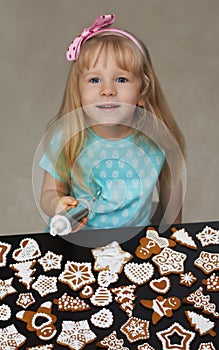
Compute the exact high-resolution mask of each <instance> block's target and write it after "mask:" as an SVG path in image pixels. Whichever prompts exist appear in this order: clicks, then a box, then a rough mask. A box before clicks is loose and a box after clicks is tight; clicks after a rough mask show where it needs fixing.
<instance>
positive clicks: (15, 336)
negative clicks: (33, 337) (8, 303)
mask: <svg viewBox="0 0 219 350" xmlns="http://www.w3.org/2000/svg"><path fill="white" fill-rule="evenodd" d="M26 340H27V339H26V337H25V336H23V334H21V333H19V332H18V330H17V329H16V327H15V325H14V324H11V325H10V326H7V327H5V328H0V349H1V350H8V349H9V350H17V349H19V348H20V347H21V346H22V345H23V344H24V343H25V342H26Z"/></svg>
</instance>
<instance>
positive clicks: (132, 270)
mask: <svg viewBox="0 0 219 350" xmlns="http://www.w3.org/2000/svg"><path fill="white" fill-rule="evenodd" d="M124 273H125V275H126V277H127V278H128V279H129V280H130V281H131V282H132V283H135V284H138V285H142V284H145V283H147V282H148V281H149V280H150V279H151V277H152V276H153V274H154V267H153V265H152V264H151V263H149V262H144V263H134V262H131V263H128V264H126V265H125V267H124Z"/></svg>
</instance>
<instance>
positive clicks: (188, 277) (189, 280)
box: [179, 272, 197, 287]
mask: <svg viewBox="0 0 219 350" xmlns="http://www.w3.org/2000/svg"><path fill="white" fill-rule="evenodd" d="M196 281H197V278H196V277H195V276H194V275H193V273H192V272H185V273H181V274H180V281H179V283H180V284H183V285H185V286H186V287H191V286H192V285H193V284H194V283H195V282H196Z"/></svg>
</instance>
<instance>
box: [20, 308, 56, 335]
mask: <svg viewBox="0 0 219 350" xmlns="http://www.w3.org/2000/svg"><path fill="white" fill-rule="evenodd" d="M16 317H17V319H19V320H21V321H24V322H26V324H27V330H28V331H30V332H36V334H37V336H38V337H39V339H41V340H49V339H51V338H53V337H54V336H55V334H56V332H57V331H56V327H55V326H54V323H55V322H56V320H57V317H56V316H55V315H53V314H52V302H51V301H46V302H44V303H43V304H41V305H40V307H39V308H38V310H37V311H31V310H27V311H19V312H17V314H16ZM38 320H40V323H39V324H38ZM42 320H44V322H42Z"/></svg>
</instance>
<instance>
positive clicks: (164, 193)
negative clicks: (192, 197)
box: [159, 173, 183, 225]
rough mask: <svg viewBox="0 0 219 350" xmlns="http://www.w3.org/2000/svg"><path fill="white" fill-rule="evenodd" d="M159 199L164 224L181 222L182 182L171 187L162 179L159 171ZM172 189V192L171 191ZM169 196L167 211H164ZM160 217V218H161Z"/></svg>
mask: <svg viewBox="0 0 219 350" xmlns="http://www.w3.org/2000/svg"><path fill="white" fill-rule="evenodd" d="M159 187H160V188H159V200H160V208H161V214H162V217H163V215H165V216H164V224H167V225H172V224H180V223H181V222H182V203H183V196H182V184H181V182H180V181H179V183H178V184H177V185H175V186H174V187H173V188H171V186H170V185H169V184H167V182H166V181H165V179H164V176H163V174H162V173H161V175H160V178H159ZM171 190H172V193H171ZM170 196H171V203H170V207H169V208H168V211H167V212H166V209H167V206H168V203H169V200H170ZM162 217H161V219H162Z"/></svg>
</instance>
